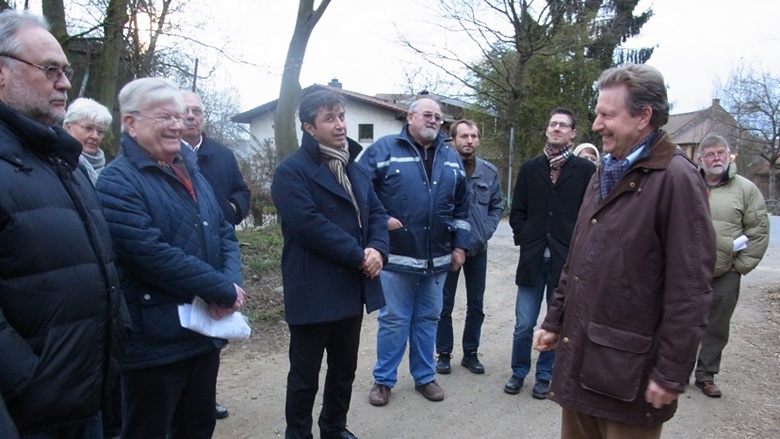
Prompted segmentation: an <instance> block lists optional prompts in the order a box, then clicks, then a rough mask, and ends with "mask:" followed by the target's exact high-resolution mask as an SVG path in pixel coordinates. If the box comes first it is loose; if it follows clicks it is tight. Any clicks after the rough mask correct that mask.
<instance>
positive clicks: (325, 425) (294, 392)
mask: <svg viewBox="0 0 780 439" xmlns="http://www.w3.org/2000/svg"><path fill="white" fill-rule="evenodd" d="M298 113H299V117H300V119H301V128H302V129H303V131H304V133H303V138H302V142H301V147H300V148H299V149H298V150H297V151H295V152H294V153H292V154H291V155H290V156H288V157H287V158H285V159H284V160H283V161H282V162H281V163H280V164H279V166H278V167H277V168H276V172H275V173H274V179H273V183H272V184H271V196H272V197H273V200H274V205H275V206H276V209H277V211H278V212H279V216H280V217H281V219H282V232H283V233H284V249H283V251H282V278H283V279H282V280H283V284H284V316H285V320H286V321H287V323H288V325H289V326H290V373H289V374H288V376H287V400H286V406H285V417H286V418H287V430H286V431H285V435H284V437H285V438H286V439H309V438H311V437H312V432H311V430H312V423H313V421H312V409H313V408H314V402H315V398H316V396H317V389H318V382H319V376H320V366H321V365H322V357H323V353H324V352H325V351H327V352H328V360H327V361H328V372H327V374H326V376H325V386H324V395H323V397H322V410H321V412H320V417H319V422H318V424H319V429H320V436H319V437H320V438H322V439H357V438H356V436H355V435H354V434H352V433H351V432H350V431H349V430H347V412H348V410H349V404H350V399H351V396H352V383H353V381H354V380H355V370H356V369H357V356H358V347H359V344H360V329H361V325H362V322H363V310H364V308H365V311H366V312H371V311H375V310H377V309H379V308H381V307H382V306H384V305H385V299H384V295H383V291H382V283H381V280H380V277H379V272H380V271H381V270H382V267H383V266H384V264H385V262H386V261H387V255H388V252H389V237H388V232H387V212H386V211H385V208H384V206H383V205H382V203H381V202H380V201H379V198H377V196H376V194H375V193H374V187H373V185H372V183H371V178H370V176H369V172H368V170H367V169H366V168H365V167H364V166H363V165H361V164H359V163H357V162H355V157H356V156H357V155H358V153H359V152H360V150H361V147H360V145H359V144H358V143H356V142H355V141H353V140H351V139H348V138H347V125H346V121H345V118H344V103H343V102H342V100H341V97H340V96H339V95H337V94H335V93H334V92H332V91H329V90H315V91H313V92H310V93H308V94H306V95H305V96H304V97H303V99H302V100H301V104H300V108H299V110H298Z"/></svg>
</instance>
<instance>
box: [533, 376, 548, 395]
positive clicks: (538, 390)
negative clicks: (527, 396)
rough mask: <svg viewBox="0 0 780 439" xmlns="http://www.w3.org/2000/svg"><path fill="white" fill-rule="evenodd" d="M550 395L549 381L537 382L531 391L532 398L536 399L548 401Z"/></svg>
mask: <svg viewBox="0 0 780 439" xmlns="http://www.w3.org/2000/svg"><path fill="white" fill-rule="evenodd" d="M549 394H550V382H549V381H547V380H536V384H534V389H533V390H532V391H531V396H533V397H534V398H536V399H547V395H549Z"/></svg>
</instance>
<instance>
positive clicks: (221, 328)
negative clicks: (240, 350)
mask: <svg viewBox="0 0 780 439" xmlns="http://www.w3.org/2000/svg"><path fill="white" fill-rule="evenodd" d="M248 320H249V319H247V317H246V316H244V315H243V314H241V313H240V312H234V313H233V314H231V315H229V316H226V317H223V318H221V319H219V320H215V319H213V318H212V317H211V316H210V315H209V306H208V304H207V303H206V302H205V301H204V300H203V299H201V298H200V297H198V296H195V299H193V301H192V303H191V304H190V303H186V304H184V305H179V321H180V322H181V326H182V327H184V328H187V329H189V330H192V331H195V332H197V333H198V334H203V335H207V336H209V337H217V338H224V339H227V340H231V341H244V340H246V339H248V338H249V335H250V334H251V333H252V328H250V327H249V323H247V321H248Z"/></svg>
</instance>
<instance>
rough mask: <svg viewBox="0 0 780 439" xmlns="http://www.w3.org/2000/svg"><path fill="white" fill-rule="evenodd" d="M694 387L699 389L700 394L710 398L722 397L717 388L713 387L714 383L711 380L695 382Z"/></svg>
mask: <svg viewBox="0 0 780 439" xmlns="http://www.w3.org/2000/svg"><path fill="white" fill-rule="evenodd" d="M696 387H698V388H700V389H701V391H702V393H704V394H705V395H707V396H709V397H710V398H720V396H721V395H722V394H721V393H720V389H719V388H718V386H716V385H715V382H714V381H712V380H707V381H696Z"/></svg>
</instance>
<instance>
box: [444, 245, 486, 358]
mask: <svg viewBox="0 0 780 439" xmlns="http://www.w3.org/2000/svg"><path fill="white" fill-rule="evenodd" d="M486 270H487V250H485V251H483V252H481V253H479V254H477V255H474V256H467V257H466V262H465V263H464V264H463V268H462V271H463V276H464V277H465V278H466V325H465V326H464V327H463V353H464V354H471V353H475V352H477V350H479V338H480V335H481V333H482V322H483V321H484V320H485V313H484V312H483V311H482V303H483V298H484V297H485V272H486ZM460 272H461V270H458V271H450V272H449V273H447V280H446V281H445V282H444V306H443V308H442V310H441V316H440V319H439V328H438V329H437V331H436V352H437V353H439V354H441V353H452V350H453V344H454V342H453V335H452V308H454V306H455V292H456V290H457V289H458V278H459V277H460Z"/></svg>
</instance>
